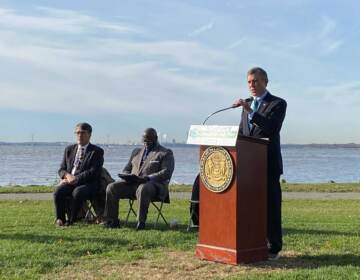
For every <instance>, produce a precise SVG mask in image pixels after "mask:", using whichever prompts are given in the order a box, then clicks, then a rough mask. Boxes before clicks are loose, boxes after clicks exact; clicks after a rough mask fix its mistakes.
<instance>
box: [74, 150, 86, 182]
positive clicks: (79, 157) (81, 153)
mask: <svg viewBox="0 0 360 280" xmlns="http://www.w3.org/2000/svg"><path fill="white" fill-rule="evenodd" d="M84 155H85V148H84V147H81V148H80V149H79V150H78V151H77V152H76V156H75V163H74V168H73V170H72V172H71V173H72V174H73V175H74V174H75V172H76V171H77V170H78V169H79V167H80V165H81V163H82V161H83V160H84Z"/></svg>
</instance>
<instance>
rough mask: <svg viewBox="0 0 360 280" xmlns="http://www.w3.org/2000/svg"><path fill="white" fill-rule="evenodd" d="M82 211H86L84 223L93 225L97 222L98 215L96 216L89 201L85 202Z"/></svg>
mask: <svg viewBox="0 0 360 280" xmlns="http://www.w3.org/2000/svg"><path fill="white" fill-rule="evenodd" d="M83 209H84V210H85V211H86V213H85V217H84V221H85V222H87V223H93V222H96V221H97V220H98V218H99V217H98V215H96V211H95V209H94V206H93V205H92V203H91V200H86V201H85V203H84V205H83Z"/></svg>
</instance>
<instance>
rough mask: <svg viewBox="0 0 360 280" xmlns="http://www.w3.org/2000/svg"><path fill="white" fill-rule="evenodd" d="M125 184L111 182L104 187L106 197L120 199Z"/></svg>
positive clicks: (124, 190)
mask: <svg viewBox="0 0 360 280" xmlns="http://www.w3.org/2000/svg"><path fill="white" fill-rule="evenodd" d="M127 187H128V186H127V184H126V182H122V181H121V182H113V183H110V184H109V185H107V187H106V197H119V198H120V197H122V192H126V188H127Z"/></svg>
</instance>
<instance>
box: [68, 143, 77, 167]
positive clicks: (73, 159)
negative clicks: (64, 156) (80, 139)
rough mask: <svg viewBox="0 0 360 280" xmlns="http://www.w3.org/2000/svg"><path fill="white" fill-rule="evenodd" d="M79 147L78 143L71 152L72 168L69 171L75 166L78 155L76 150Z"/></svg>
mask: <svg viewBox="0 0 360 280" xmlns="http://www.w3.org/2000/svg"><path fill="white" fill-rule="evenodd" d="M77 149H78V145H74V147H73V149H72V150H71V153H70V166H69V168H70V170H68V171H70V172H71V171H72V169H73V167H74V162H75V157H76V152H77Z"/></svg>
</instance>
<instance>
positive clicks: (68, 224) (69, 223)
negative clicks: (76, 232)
mask: <svg viewBox="0 0 360 280" xmlns="http://www.w3.org/2000/svg"><path fill="white" fill-rule="evenodd" d="M73 224H74V222H73V221H66V222H65V224H64V226H66V227H69V226H72V225H73Z"/></svg>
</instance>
